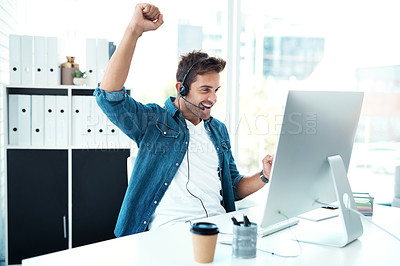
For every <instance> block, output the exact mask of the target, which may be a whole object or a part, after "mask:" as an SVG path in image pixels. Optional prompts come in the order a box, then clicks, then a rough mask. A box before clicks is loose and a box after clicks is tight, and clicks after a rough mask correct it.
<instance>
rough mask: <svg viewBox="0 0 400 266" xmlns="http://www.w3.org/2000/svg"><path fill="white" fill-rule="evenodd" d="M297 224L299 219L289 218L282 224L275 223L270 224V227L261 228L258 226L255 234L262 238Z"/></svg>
mask: <svg viewBox="0 0 400 266" xmlns="http://www.w3.org/2000/svg"><path fill="white" fill-rule="evenodd" d="M298 223H299V219H298V218H295V217H293V218H289V219H287V220H284V221H282V222H279V223H276V224H272V225H270V226H267V227H261V226H259V227H258V228H257V234H258V237H264V236H267V235H270V234H273V233H276V232H278V231H281V230H283V229H286V228H288V227H291V226H293V225H296V224H298Z"/></svg>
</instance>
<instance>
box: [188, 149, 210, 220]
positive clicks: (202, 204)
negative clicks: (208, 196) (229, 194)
mask: <svg viewBox="0 0 400 266" xmlns="http://www.w3.org/2000/svg"><path fill="white" fill-rule="evenodd" d="M186 155H187V164H188V179H187V182H186V190H187V191H188V192H189V194H190V195H192V196H193V197H195V198H196V199H198V200H199V201H200V203H201V206H202V207H203V209H204V211H205V213H206V218H208V212H207V209H206V207H205V206H204V203H203V201H202V200H201V199H200V198H199V197H197V196H196V195H194V194H193V193H192V192H191V191H190V190H189V188H188V184H189V179H190V169H189V147H188V149H187V153H186Z"/></svg>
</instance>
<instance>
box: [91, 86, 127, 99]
mask: <svg viewBox="0 0 400 266" xmlns="http://www.w3.org/2000/svg"><path fill="white" fill-rule="evenodd" d="M93 95H94V96H96V97H97V96H102V97H104V99H105V100H107V101H109V102H120V101H122V100H123V99H124V96H125V95H126V89H125V87H123V88H122V90H120V91H105V90H102V89H100V88H99V87H97V88H96V89H95V90H94V92H93Z"/></svg>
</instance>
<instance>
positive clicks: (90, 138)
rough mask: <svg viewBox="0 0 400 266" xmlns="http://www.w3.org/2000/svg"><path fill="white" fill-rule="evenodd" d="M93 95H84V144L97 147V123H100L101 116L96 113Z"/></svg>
mask: <svg viewBox="0 0 400 266" xmlns="http://www.w3.org/2000/svg"><path fill="white" fill-rule="evenodd" d="M93 98H94V97H92V96H84V98H83V101H84V107H83V110H84V111H83V115H84V116H83V133H82V134H83V145H84V146H88V147H95V145H96V125H97V124H98V123H99V116H98V115H97V114H96V111H95V106H94V104H93Z"/></svg>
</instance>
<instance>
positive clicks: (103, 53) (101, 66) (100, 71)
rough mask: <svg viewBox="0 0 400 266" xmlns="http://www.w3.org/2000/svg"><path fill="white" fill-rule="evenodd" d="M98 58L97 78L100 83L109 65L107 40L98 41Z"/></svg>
mask: <svg viewBox="0 0 400 266" xmlns="http://www.w3.org/2000/svg"><path fill="white" fill-rule="evenodd" d="M96 53H97V58H96V68H97V71H96V72H97V74H96V78H97V80H98V82H101V80H102V79H103V75H104V72H105V71H106V67H107V63H108V56H109V55H108V41H107V39H97V49H96Z"/></svg>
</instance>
